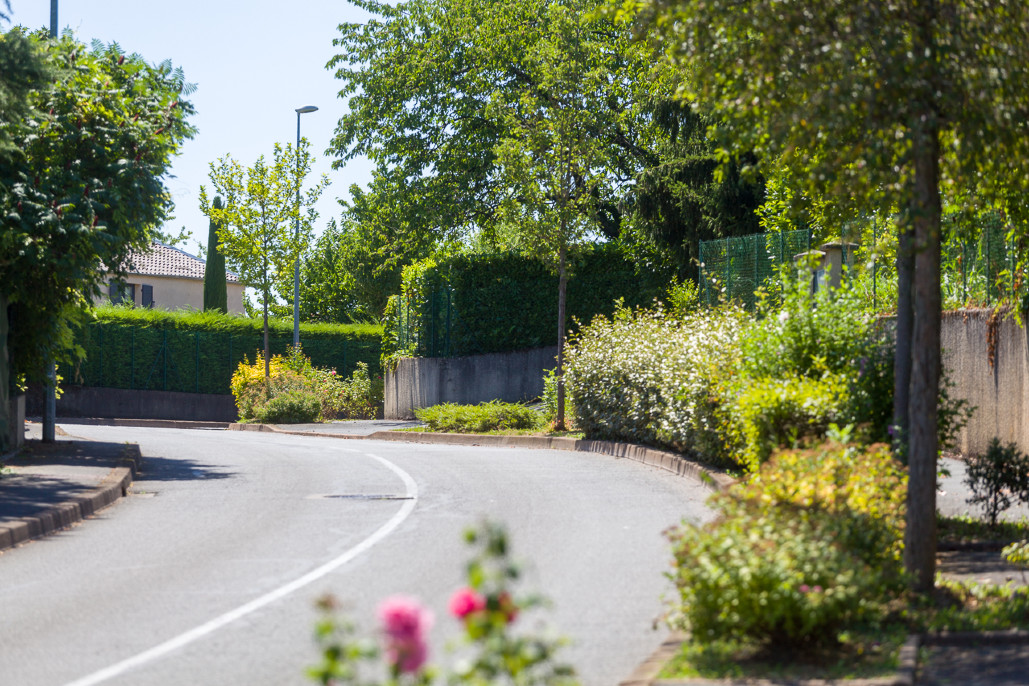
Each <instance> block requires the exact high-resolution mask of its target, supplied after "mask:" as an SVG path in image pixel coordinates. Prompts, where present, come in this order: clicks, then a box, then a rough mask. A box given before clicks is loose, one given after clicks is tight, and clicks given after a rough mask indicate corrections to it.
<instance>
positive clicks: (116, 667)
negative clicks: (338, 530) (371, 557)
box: [66, 453, 418, 686]
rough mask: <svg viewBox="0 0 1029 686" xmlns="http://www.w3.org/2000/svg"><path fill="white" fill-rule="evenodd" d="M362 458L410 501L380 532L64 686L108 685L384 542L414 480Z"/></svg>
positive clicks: (414, 494) (403, 515)
mask: <svg viewBox="0 0 1029 686" xmlns="http://www.w3.org/2000/svg"><path fill="white" fill-rule="evenodd" d="M364 454H365V455H367V456H368V457H370V458H372V459H374V460H377V461H378V462H379V463H381V464H382V465H383V466H384V467H386V468H387V469H389V470H390V471H391V472H393V473H394V474H396V475H397V476H398V477H400V480H401V481H403V482H404V488H405V489H406V490H407V493H406V495H407V496H408V497H409V498H410V500H405V501H404V505H403V507H401V508H400V510H398V511H397V513H396V514H395V515H393V516H392V517H391V518H390V520H389V521H388V522H386V523H385V524H383V525H382V526H381V527H379V529H378V530H377V531H375V533H373V534H372V535H371V536H369V537H368V538H366V539H364V540H363V541H361V542H360V543H358V544H357V545H356V546H354V547H353V548H350V549H349V550H347V551H346V552H345V553H343V554H342V555H340V556H339V557H337V558H335V559H333V560H331V561H329V562H326V563H325V564H323V565H322V566H321V567H318V568H317V569H314V570H312V571H310V572H308V573H307V574H304V575H303V576H301V577H300V578H298V579H295V580H293V581H291V582H290V583H288V584H286V585H284V586H280V587H279V588H277V589H275V590H274V591H271V592H269V593H265V594H264V595H263V596H261V597H259V598H255V599H254V600H251V601H250V602H249V603H246V604H245V605H241V606H239V607H237V608H236V609H234V610H230V611H229V612H226V613H225V614H222V615H219V616H218V617H215V618H214V619H212V620H210V621H208V622H205V623H204V624H201V625H200V626H198V627H196V628H194V629H190V630H189V631H186V632H185V633H181V634H179V635H178V636H176V637H174V638H172V639H169V640H167V641H165V642H164V643H161V644H159V645H156V646H154V647H153V648H150V649H149V650H145V651H143V652H142V653H139V654H137V655H134V656H132V657H130V658H127V659H125V660H122V661H121V662H118V663H115V664H113V665H111V666H110V667H105V668H104V669H101V670H99V671H97V672H93V673H92V674H89V675H88V676H84V677H82V678H81V679H77V680H75V681H72V682H69V683H68V684H66V686H93V684H99V683H102V682H104V681H107V680H108V679H113V678H114V677H116V676H120V675H122V674H124V673H126V672H128V671H129V670H131V669H134V668H136V667H139V666H141V665H144V664H146V663H148V662H153V661H154V660H158V659H160V658H162V657H164V656H165V655H167V654H168V653H171V652H173V651H175V650H178V649H179V648H182V647H184V646H187V645H189V644H190V643H193V642H194V641H198V640H200V639H201V638H204V637H205V636H207V635H209V634H212V633H214V632H215V631H217V630H218V629H221V628H222V627H224V626H226V625H227V624H231V623H232V622H234V621H236V620H237V619H240V618H242V617H245V616H247V615H248V614H250V613H252V612H255V611H257V610H259V609H261V608H262V607H265V606H266V605H270V604H271V603H274V602H275V601H277V600H281V599H282V598H285V597H286V596H288V595H289V594H290V593H293V592H294V591H298V590H300V589H301V588H303V587H304V586H307V585H309V584H311V583H314V582H315V581H317V580H318V579H321V578H322V577H324V576H325V575H327V574H329V573H331V572H333V571H335V570H336V569H338V568H340V567H342V566H343V565H345V564H346V563H348V562H350V561H352V560H353V559H355V558H356V557H357V556H359V555H361V554H362V553H364V552H367V551H368V550H369V549H370V548H371V547H372V546H374V545H375V544H376V543H379V542H380V541H382V540H383V539H384V538H386V536H388V535H389V534H391V533H392V532H393V531H394V530H395V529H396V528H397V527H398V526H400V524H401V523H402V522H403V521H404V520H405V519H407V518H408V516H409V515H410V514H411V512H412V511H414V508H415V505H416V504H417V502H418V485H417V484H416V483H415V482H414V479H412V478H411V475H410V474H408V473H407V472H405V471H404V470H402V469H401V468H400V467H398V466H396V465H395V464H393V463H392V462H390V461H389V460H386V459H384V458H382V457H379V456H378V455H374V454H372V453H364Z"/></svg>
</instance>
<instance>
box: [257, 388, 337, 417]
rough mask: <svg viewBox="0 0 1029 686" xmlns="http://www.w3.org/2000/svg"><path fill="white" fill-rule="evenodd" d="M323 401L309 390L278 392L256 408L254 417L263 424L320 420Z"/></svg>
mask: <svg viewBox="0 0 1029 686" xmlns="http://www.w3.org/2000/svg"><path fill="white" fill-rule="evenodd" d="M320 412H321V402H319V400H318V396H317V395H315V394H314V393H311V392H309V391H303V390H297V389H290V390H287V391H285V392H284V393H277V394H275V395H273V396H272V397H271V398H269V399H268V402H266V403H264V404H263V405H261V406H259V407H258V408H257V409H256V412H255V415H254V419H256V420H257V421H258V422H261V423H262V424H307V423H310V422H314V421H317V420H318V417H319V416H320Z"/></svg>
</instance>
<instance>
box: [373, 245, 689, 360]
mask: <svg viewBox="0 0 1029 686" xmlns="http://www.w3.org/2000/svg"><path fill="white" fill-rule="evenodd" d="M569 266H570V272H571V274H572V276H571V279H570V280H569V283H568V308H569V313H570V314H571V316H572V318H573V319H574V320H577V321H582V322H588V321H590V320H592V319H593V318H594V317H595V316H597V315H598V314H604V315H609V314H611V312H612V311H613V310H614V303H615V301H616V300H617V299H619V298H622V299H623V302H624V303H626V304H628V305H629V306H633V307H634V306H638V305H646V304H649V303H650V302H651V301H652V300H653V299H654V298H656V297H658V296H660V295H661V294H662V293H663V291H664V289H665V287H666V284H667V280H668V278H669V277H670V272H664V273H662V272H650V271H648V272H643V273H637V272H636V271H635V270H634V269H633V266H632V264H631V263H630V262H629V261H627V260H626V259H625V258H623V257H622V256H621V255H620V254H619V253H618V251H617V250H616V249H614V248H613V247H604V246H598V247H595V248H587V249H583V250H581V251H574V252H573V253H572V254H571V256H570V259H569ZM555 286H556V277H555V276H554V275H553V274H552V273H551V272H550V271H549V269H548V268H547V266H546V265H545V264H543V263H542V262H540V261H538V260H533V259H530V258H526V257H523V256H521V255H518V254H515V253H502V254H478V255H468V254H461V255H453V256H450V257H444V258H439V259H430V260H425V261H422V262H419V263H417V264H414V265H411V266H409V267H407V268H405V270H404V279H403V285H402V290H401V294H400V298H399V299H398V302H397V303H396V305H390V306H388V310H389V315H388V316H387V317H386V319H385V321H384V326H385V328H386V330H387V334H386V335H385V338H384V341H383V353H384V354H386V355H388V354H390V353H391V352H394V351H395V352H397V353H398V354H407V355H419V356H444V355H477V354H484V353H493V352H508V351H512V350H522V349H526V348H538V347H542V346H546V345H553V344H554V335H553V334H554V331H556V330H557V299H556V297H555V296H554V292H555V291H554V289H555ZM386 339H388V340H386Z"/></svg>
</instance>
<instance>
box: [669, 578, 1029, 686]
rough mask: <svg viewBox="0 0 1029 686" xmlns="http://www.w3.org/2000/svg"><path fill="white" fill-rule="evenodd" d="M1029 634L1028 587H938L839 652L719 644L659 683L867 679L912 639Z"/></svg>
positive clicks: (892, 663) (687, 656)
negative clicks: (938, 634)
mask: <svg viewBox="0 0 1029 686" xmlns="http://www.w3.org/2000/svg"><path fill="white" fill-rule="evenodd" d="M1010 629H1029V588H1026V587H1015V586H1010V585H1008V586H996V585H993V584H981V583H975V582H959V581H950V580H941V579H938V580H937V584H936V591H935V593H934V594H933V595H932V596H931V597H929V598H919V599H915V600H912V601H910V603H909V604H907V605H904V604H903V603H900V602H898V604H897V608H896V609H895V610H894V611H893V612H891V614H890V616H889V617H887V618H886V619H885V620H884V621H883V622H882V623H881V624H879V625H878V626H874V627H860V628H855V629H852V630H850V631H846V632H844V633H843V634H842V635H841V636H840V642H839V644H838V645H835V646H826V647H816V646H812V647H804V648H797V649H794V650H784V649H783V648H781V647H777V648H774V649H772V648H769V647H768V646H764V645H760V644H756V643H744V642H740V641H726V640H716V641H712V642H710V643H707V644H701V643H690V642H687V643H684V644H683V646H682V647H681V649H680V650H679V652H678V654H676V656H675V657H673V658H672V659H671V660H670V661H669V662H668V663H666V664H665V666H664V668H663V669H662V671H661V675H660V677H661V678H664V679H676V678H704V679H783V680H800V679H869V678H875V677H883V676H889V675H891V674H893V673H895V672H896V670H897V666H898V658H899V653H900V648H901V646H903V645H904V641H905V640H906V639H907V636H908V635H909V634H912V633H923V632H935V631H1004V630H1010Z"/></svg>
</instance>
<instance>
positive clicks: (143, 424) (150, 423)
mask: <svg viewBox="0 0 1029 686" xmlns="http://www.w3.org/2000/svg"><path fill="white" fill-rule="evenodd" d="M26 419H30V420H32V421H36V422H39V421H41V419H40V418H39V417H26ZM56 423H57V424H84V425H86V426H134V427H139V428H151V429H228V428H229V426H230V425H231V422H208V421H201V420H193V419H113V418H111V419H108V418H105V417H58V418H57V422H56Z"/></svg>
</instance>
